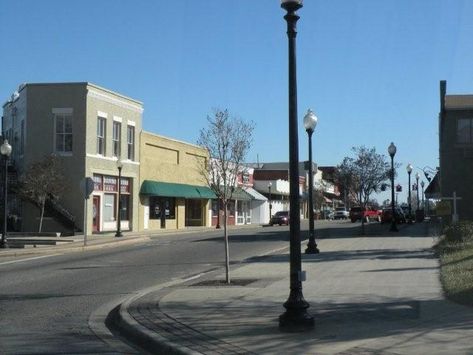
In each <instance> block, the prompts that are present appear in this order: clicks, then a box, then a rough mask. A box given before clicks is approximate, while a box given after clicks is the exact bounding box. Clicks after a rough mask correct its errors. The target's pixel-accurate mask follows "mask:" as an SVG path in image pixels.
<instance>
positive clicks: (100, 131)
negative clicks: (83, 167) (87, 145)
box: [97, 117, 107, 155]
mask: <svg viewBox="0 0 473 355" xmlns="http://www.w3.org/2000/svg"><path fill="white" fill-rule="evenodd" d="M106 122H107V120H106V119H105V118H103V117H98V120H97V154H100V155H105V126H106Z"/></svg>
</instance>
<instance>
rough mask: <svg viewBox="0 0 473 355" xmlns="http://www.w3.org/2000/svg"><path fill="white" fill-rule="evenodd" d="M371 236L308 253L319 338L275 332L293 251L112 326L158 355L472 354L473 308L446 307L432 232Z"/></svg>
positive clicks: (193, 284) (309, 292)
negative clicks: (233, 283)
mask: <svg viewBox="0 0 473 355" xmlns="http://www.w3.org/2000/svg"><path fill="white" fill-rule="evenodd" d="M372 226H373V227H372ZM369 228H370V229H369V231H368V235H367V236H347V237H342V236H336V235H333V236H330V237H328V238H325V239H321V240H318V245H319V248H320V250H321V253H320V254H317V255H304V254H303V264H302V268H303V270H305V271H306V272H307V281H306V282H304V283H303V293H304V297H305V299H306V300H307V301H308V302H309V303H310V305H311V307H310V308H309V312H310V313H311V314H312V315H313V316H314V318H315V328H314V329H313V330H310V331H307V332H303V333H284V332H281V331H280V330H279V328H278V317H279V315H280V314H282V313H283V312H284V308H283V306H282V305H283V303H284V302H285V301H286V299H287V297H288V294H289V256H288V254H287V252H286V253H282V254H278V255H268V256H264V257H258V258H253V259H252V260H249V261H248V262H247V263H245V264H243V265H242V266H239V267H235V268H233V269H232V270H231V276H232V279H233V280H235V281H239V282H240V283H244V282H243V281H245V280H246V282H248V284H247V285H245V286H209V285H205V283H202V282H203V281H204V280H216V279H220V280H222V279H223V278H224V275H223V274H222V273H221V271H219V272H218V273H213V274H208V275H204V276H201V277H198V275H196V277H195V278H193V279H189V280H187V281H186V282H180V283H179V282H178V281H175V282H171V283H169V284H167V285H161V286H157V287H155V288H154V289H148V290H144V291H142V292H141V293H139V294H137V295H136V296H135V297H133V298H132V299H129V300H128V301H127V302H125V303H123V304H122V305H121V307H120V310H119V313H118V316H117V317H116V318H115V321H116V322H115V323H116V324H115V326H117V327H118V328H119V329H120V332H122V334H124V335H125V336H126V337H128V338H129V339H130V340H132V341H136V342H138V343H141V345H143V346H146V347H147V349H149V350H150V351H151V352H153V353H166V354H171V353H181V354H183V353H184V354H185V353H187V354H199V353H200V354H246V353H255V354H473V341H472V339H473V309H472V308H469V307H463V306H460V305H456V304H453V303H450V302H448V301H446V300H445V299H444V297H443V295H442V291H441V285H440V282H439V268H438V260H437V259H436V258H435V256H434V255H433V252H432V249H431V247H432V245H433V244H434V242H435V238H434V237H432V236H430V235H428V233H427V231H426V230H427V228H428V227H427V224H422V223H421V224H415V225H409V226H408V225H404V226H402V228H401V230H400V231H399V233H393V232H385V231H384V230H385V229H387V227H386V226H382V225H379V224H376V225H374V224H373V225H370V226H369ZM373 228H374V231H375V232H374V233H373V232H372V231H373ZM230 243H231V240H230ZM301 248H302V250H304V249H305V245H302V246H301Z"/></svg>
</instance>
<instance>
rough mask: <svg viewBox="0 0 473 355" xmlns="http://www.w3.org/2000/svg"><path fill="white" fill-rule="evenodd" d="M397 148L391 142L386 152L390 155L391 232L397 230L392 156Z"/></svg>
mask: <svg viewBox="0 0 473 355" xmlns="http://www.w3.org/2000/svg"><path fill="white" fill-rule="evenodd" d="M396 151H397V148H396V146H395V145H394V143H393V142H391V144H390V145H389V147H388V153H389V156H390V157H391V214H392V218H391V227H390V228H389V230H390V231H391V232H397V231H398V229H397V227H396V211H395V207H394V156H395V155H396Z"/></svg>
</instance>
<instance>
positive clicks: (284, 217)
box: [269, 211, 289, 226]
mask: <svg viewBox="0 0 473 355" xmlns="http://www.w3.org/2000/svg"><path fill="white" fill-rule="evenodd" d="M273 224H279V225H280V226H281V225H283V224H285V225H286V226H288V225H289V211H279V212H276V213H275V214H274V215H273V216H272V217H271V220H270V221H269V225H270V226H272V225H273Z"/></svg>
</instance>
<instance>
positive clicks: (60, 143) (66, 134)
mask: <svg viewBox="0 0 473 355" xmlns="http://www.w3.org/2000/svg"><path fill="white" fill-rule="evenodd" d="M54 125H55V129H56V137H55V138H56V149H55V150H56V153H72V114H59V113H56V114H54ZM22 131H23V127H22Z"/></svg>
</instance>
